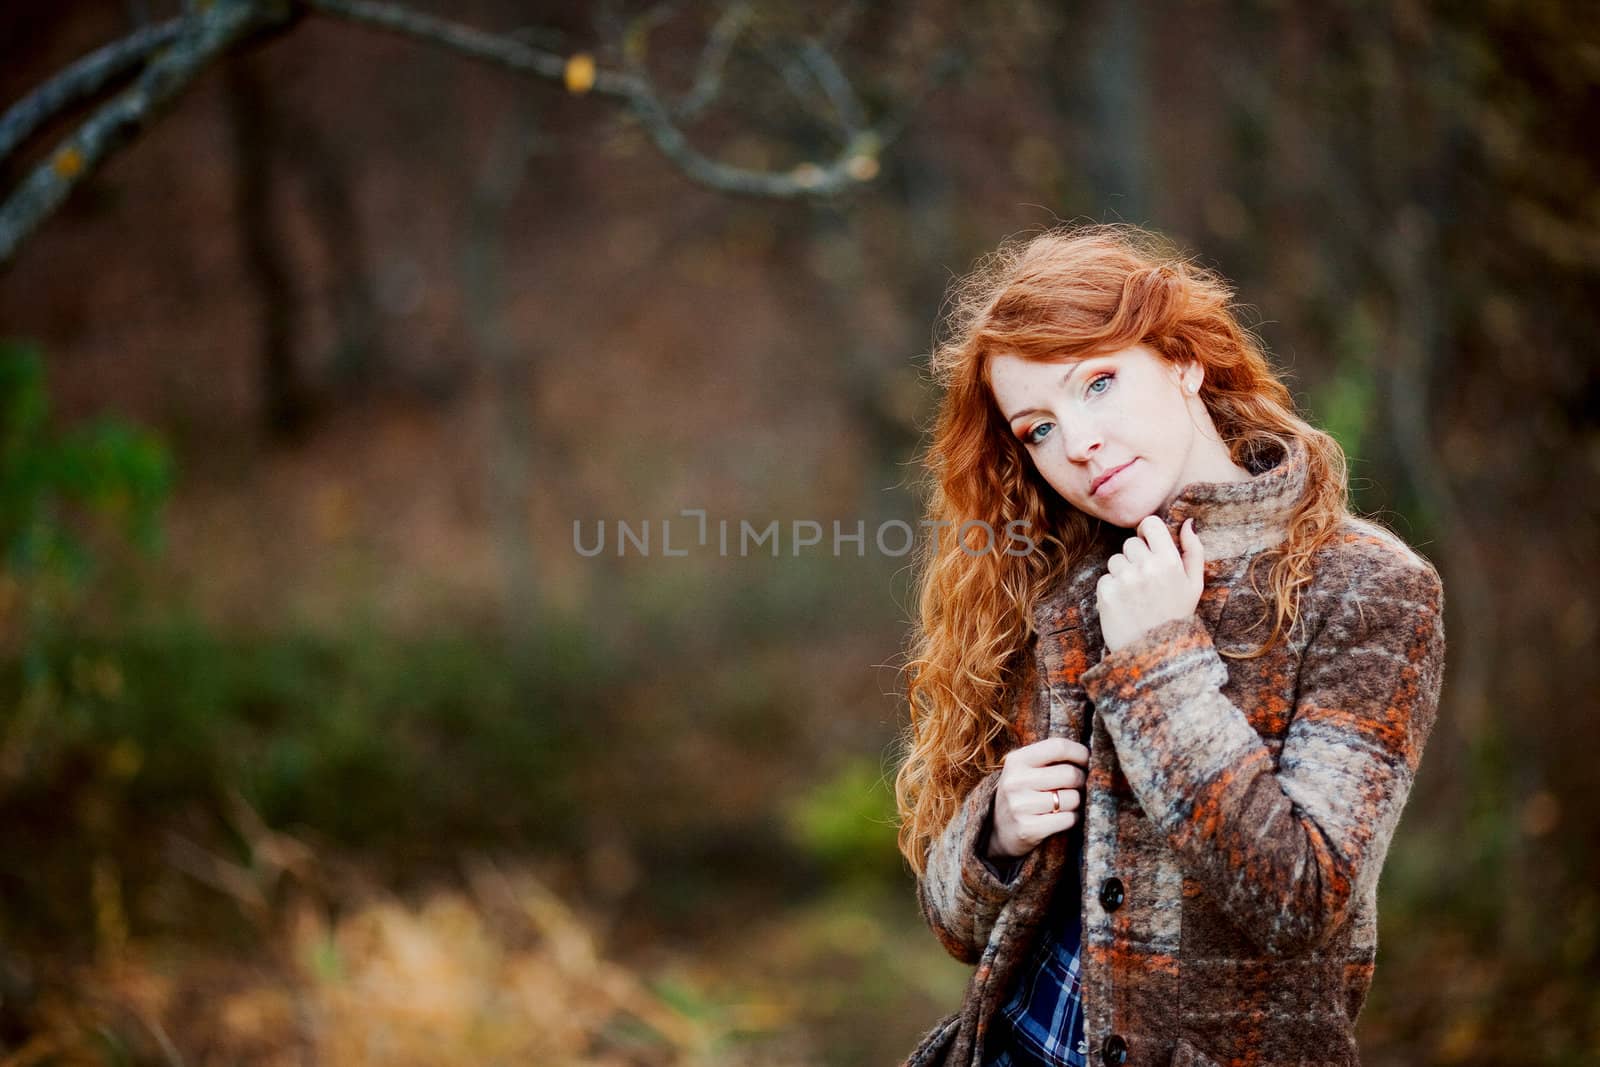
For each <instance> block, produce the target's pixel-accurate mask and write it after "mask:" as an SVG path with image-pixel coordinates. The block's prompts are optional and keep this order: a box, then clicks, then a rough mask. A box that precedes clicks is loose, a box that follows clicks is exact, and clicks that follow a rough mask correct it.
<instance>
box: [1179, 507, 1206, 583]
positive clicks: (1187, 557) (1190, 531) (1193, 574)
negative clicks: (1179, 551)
mask: <svg viewBox="0 0 1600 1067" xmlns="http://www.w3.org/2000/svg"><path fill="white" fill-rule="evenodd" d="M1178 537H1179V538H1180V539H1181V540H1182V541H1183V573H1184V574H1185V575H1186V576H1187V577H1188V579H1189V590H1190V592H1193V593H1197V594H1198V593H1199V592H1200V591H1201V590H1203V589H1204V588H1205V584H1206V546H1205V545H1204V544H1202V543H1201V542H1200V535H1199V534H1198V533H1196V532H1195V529H1194V520H1193V519H1188V520H1186V521H1185V522H1184V524H1183V528H1182V529H1180V530H1179V531H1178Z"/></svg>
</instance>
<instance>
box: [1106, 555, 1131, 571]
mask: <svg viewBox="0 0 1600 1067" xmlns="http://www.w3.org/2000/svg"><path fill="white" fill-rule="evenodd" d="M1131 566H1133V564H1131V563H1129V562H1128V557H1127V556H1124V555H1123V554H1122V553H1120V552H1118V553H1117V554H1116V555H1115V556H1112V557H1111V558H1110V559H1108V560H1106V573H1107V574H1121V573H1122V572H1123V571H1125V570H1127V569H1128V568H1129V567H1131Z"/></svg>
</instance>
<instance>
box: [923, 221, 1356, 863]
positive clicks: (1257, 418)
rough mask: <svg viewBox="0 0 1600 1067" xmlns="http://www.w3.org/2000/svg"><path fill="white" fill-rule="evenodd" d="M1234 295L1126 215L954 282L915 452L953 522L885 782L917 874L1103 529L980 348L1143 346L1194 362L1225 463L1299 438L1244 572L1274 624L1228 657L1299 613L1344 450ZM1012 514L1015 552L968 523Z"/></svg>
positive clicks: (940, 516) (1031, 354)
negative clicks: (1200, 369) (1053, 593)
mask: <svg viewBox="0 0 1600 1067" xmlns="http://www.w3.org/2000/svg"><path fill="white" fill-rule="evenodd" d="M1233 297H1234V291H1233V289H1232V287H1231V286H1230V285H1229V284H1228V283H1227V282H1226V281H1225V280H1224V279H1223V278H1222V277H1221V276H1220V275H1218V274H1217V273H1216V272H1214V271H1212V270H1209V269H1207V268H1205V267H1202V266H1199V265H1197V264H1195V263H1194V262H1193V261H1192V260H1190V259H1189V258H1188V257H1186V256H1184V255H1182V254H1180V253H1179V252H1178V251H1177V250H1176V249H1175V248H1174V247H1173V246H1172V245H1171V244H1170V243H1168V242H1167V241H1166V240H1165V239H1164V238H1162V237H1160V236H1158V235H1156V234H1153V233H1150V232H1149V231H1146V230H1142V229H1139V228H1137V227H1134V226H1129V225H1088V226H1063V227H1057V228H1054V229H1051V230H1047V231H1045V232H1043V233H1039V234H1037V235H1034V236H1032V237H1022V238H1013V239H1011V240H1008V241H1006V242H1005V243H1004V244H1002V245H1001V246H1000V247H999V248H998V249H996V250H995V251H994V252H991V253H990V254H989V255H987V256H985V257H984V258H983V259H982V260H981V261H980V262H979V263H978V265H977V266H976V268H975V269H974V270H973V271H972V272H971V273H970V274H968V275H967V276H966V277H964V278H962V279H960V280H959V281H957V282H956V283H955V285H954V286H953V287H952V292H951V295H950V298H949V299H948V300H947V306H948V311H947V312H946V314H945V316H944V327H943V329H942V330H941V331H940V333H939V336H940V337H941V338H942V339H940V340H938V341H937V342H936V344H935V347H934V351H933V356H932V369H933V373H934V376H935V380H936V381H937V383H938V384H939V385H940V386H941V387H942V389H943V397H942V400H941V403H940V406H939V411H938V415H937V418H936V421H935V424H934V428H933V435H932V440H931V443H930V444H929V446H928V450H927V453H926V455H925V456H924V459H923V463H924V466H925V468H926V472H927V479H928V485H927V488H926V495H927V506H926V514H927V519H928V520H929V521H931V522H934V523H939V524H944V523H948V524H950V525H948V526H945V525H934V526H932V527H931V529H933V530H935V531H939V530H954V531H958V533H957V535H956V536H943V537H941V536H935V537H930V538H928V539H927V540H925V541H924V542H923V546H922V550H921V555H920V557H919V559H918V570H917V573H918V585H919V589H920V609H919V618H918V620H917V624H916V627H915V630H914V631H913V634H912V640H911V647H910V651H909V654H908V656H907V660H906V664H905V667H904V671H905V673H906V674H907V675H908V676H909V678H908V681H907V695H908V698H909V703H910V723H909V725H908V727H907V729H906V731H905V737H904V748H905V751H906V758H905V759H904V761H903V762H902V763H901V766H900V769H899V772H898V774H897V776H896V779H895V795H896V800H897V802H898V805H899V809H900V850H901V852H903V853H904V854H905V856H906V859H907V860H908V861H909V862H910V863H911V866H912V868H913V869H914V870H915V871H916V872H917V874H918V875H919V876H920V875H921V874H922V873H923V871H924V869H925V865H926V857H927V851H928V847H929V845H930V843H931V841H932V839H933V837H934V836H935V835H936V834H938V832H939V831H940V830H941V829H942V828H943V827H944V825H945V824H946V823H947V822H949V820H950V818H951V817H952V816H953V815H954V814H955V810H956V807H957V805H959V804H960V802H961V798H962V797H963V796H964V795H965V794H966V793H967V792H968V791H969V790H970V789H971V788H972V787H973V786H974V785H975V784H976V783H977V781H978V780H979V779H980V778H982V777H983V776H984V775H985V774H987V773H989V772H990V771H992V770H994V769H995V768H996V767H998V766H999V763H1000V758H1001V756H1002V755H1003V750H1002V746H1001V742H1002V740H1003V737H1004V735H1005V733H1006V732H1007V731H1008V730H1009V729H1011V723H1010V722H1009V721H1008V719H1007V714H1006V712H1007V710H1008V709H1009V708H1010V706H1011V704H1012V701H1013V699H1014V698H1015V696H1016V693H1015V691H1014V690H1015V687H1016V685H1017V684H1018V683H1019V682H1020V680H1021V675H1022V673H1023V672H1022V670H1021V667H1022V654H1023V653H1024V652H1025V650H1026V644H1027V642H1028V640H1029V639H1030V638H1031V637H1032V630H1033V618H1032V607H1033V605H1034V603H1035V602H1036V601H1037V600H1038V599H1039V598H1040V597H1041V596H1043V595H1044V594H1045V593H1046V592H1047V591H1048V590H1049V589H1050V588H1051V587H1052V586H1053V585H1054V584H1055V583H1056V582H1058V581H1059V580H1061V579H1062V578H1063V577H1064V576H1065V575H1066V574H1067V573H1068V572H1069V571H1071V570H1072V569H1073V568H1074V567H1076V566H1077V565H1078V564H1079V563H1080V562H1081V561H1082V560H1083V559H1084V558H1085V557H1086V555H1087V554H1088V553H1089V552H1091V551H1093V550H1094V549H1095V546H1096V545H1097V544H1100V543H1102V539H1103V538H1104V537H1105V536H1106V530H1105V527H1104V524H1103V523H1101V521H1100V520H1098V519H1094V518H1092V517H1090V516H1088V515H1085V514H1084V513H1082V512H1080V511H1078V510H1077V509H1076V508H1074V507H1072V506H1071V505H1070V504H1068V503H1067V502H1066V501H1065V500H1063V499H1062V498H1061V497H1060V495H1059V494H1057V493H1056V492H1055V490H1053V489H1052V488H1050V487H1049V486H1048V485H1047V484H1045V482H1044V481H1043V480H1042V479H1041V478H1040V477H1039V475H1038V474H1037V472H1036V471H1035V469H1034V467H1033V461H1032V459H1031V458H1030V457H1029V456H1028V454H1027V452H1026V451H1025V450H1024V448H1023V446H1022V444H1021V443H1020V442H1019V441H1018V440H1017V439H1016V438H1015V437H1014V436H1013V435H1012V434H1011V432H1010V430H1009V428H1008V427H1007V426H1006V423H1005V420H1004V418H1003V417H1002V415H1001V413H1000V411H999V409H998V407H997V406H996V404H995V402H994V399H993V394H992V393H991V392H990V388H989V384H988V367H989V362H990V360H991V359H992V357H993V356H995V355H996V354H998V353H1002V352H1005V353H1012V354H1015V355H1018V356H1021V357H1023V358H1025V359H1030V360H1040V361H1059V360H1063V359H1071V358H1078V357H1083V356H1088V355H1092V354H1095V353H1098V352H1114V351H1120V350H1121V349H1124V348H1128V347H1131V346H1133V345H1136V344H1140V343H1143V344H1146V345H1149V346H1150V347H1151V348H1152V349H1153V350H1154V351H1155V352H1157V353H1158V354H1159V355H1160V356H1161V357H1163V358H1164V359H1167V360H1169V361H1173V362H1177V363H1186V362H1188V361H1189V360H1199V361H1200V363H1201V364H1202V365H1203V366H1204V368H1205V376H1204V379H1203V382H1202V385H1201V390H1200V398H1201V400H1202V401H1204V403H1205V405H1206V409H1207V410H1208V411H1209V412H1210V413H1211V418H1212V420H1213V422H1214V423H1215V425H1216V428H1217V431H1218V432H1219V434H1220V435H1221V437H1222V440H1223V442H1224V443H1225V444H1226V445H1227V447H1228V450H1229V453H1230V455H1231V456H1232V458H1233V460H1234V462H1236V463H1240V464H1241V465H1243V464H1245V463H1246V461H1247V460H1249V459H1251V458H1254V457H1255V456H1257V455H1259V454H1260V453H1261V451H1262V450H1263V449H1264V448H1269V447H1271V446H1274V445H1276V446H1278V447H1287V445H1288V443H1289V442H1290V441H1291V440H1295V439H1297V440H1299V441H1300V442H1302V443H1303V444H1304V445H1305V451H1306V456H1307V472H1306V489H1305V493H1304V495H1303V496H1302V497H1301V499H1300V501H1299V503H1298V505H1297V507H1296V510H1295V513H1294V515H1293V517H1292V519H1291V521H1290V524H1289V530H1288V535H1287V537H1286V539H1285V540H1284V541H1283V542H1282V543H1281V544H1280V545H1278V546H1276V547H1275V548H1274V549H1272V550H1269V551H1267V552H1263V553H1262V554H1261V555H1260V556H1258V557H1257V558H1256V559H1255V560H1254V561H1253V562H1252V565H1251V573H1250V577H1251V581H1252V584H1255V583H1256V578H1257V569H1258V567H1264V568H1267V575H1266V586H1267V587H1266V589H1265V590H1264V591H1262V596H1263V598H1264V599H1265V600H1266V601H1267V603H1268V605H1269V611H1270V613H1271V614H1272V616H1273V627H1272V631H1271V633H1270V634H1269V636H1268V637H1267V639H1266V640H1265V641H1264V642H1263V643H1262V644H1261V646H1260V647H1259V648H1257V649H1255V650H1253V651H1250V652H1245V653H1240V654H1236V655H1242V656H1244V657H1250V656H1258V655H1260V654H1261V653H1263V652H1265V651H1266V650H1267V649H1268V648H1270V647H1271V646H1272V645H1273V643H1274V642H1276V641H1278V640H1279V639H1280V637H1281V636H1282V635H1283V634H1284V633H1286V632H1287V631H1288V630H1291V629H1292V628H1293V626H1294V625H1295V623H1296V621H1297V620H1298V618H1299V612H1298V601H1299V590H1300V588H1301V587H1302V586H1303V585H1305V583H1306V582H1307V581H1309V580H1310V578H1311V560H1312V557H1313V555H1314V554H1315V553H1316V552H1317V550H1318V549H1319V548H1321V547H1322V546H1323V545H1324V544H1325V543H1326V542H1327V541H1328V540H1329V539H1330V538H1331V537H1332V536H1333V534H1334V530H1335V527H1336V525H1337V523H1338V521H1339V520H1340V518H1341V517H1342V516H1343V515H1345V514H1346V513H1347V512H1348V510H1349V496H1348V490H1347V487H1346V467H1345V457H1344V452H1343V450H1342V449H1341V448H1340V447H1339V444H1338V442H1337V441H1335V440H1334V439H1333V438H1332V437H1331V436H1330V435H1328V434H1326V433H1323V432H1322V431H1320V430H1317V429H1316V428H1314V427H1312V426H1311V425H1310V424H1309V423H1307V422H1306V421H1305V420H1303V419H1301V418H1300V417H1299V416H1298V415H1296V414H1295V410H1294V400H1293V397H1292V396H1291V395H1290V393H1289V390H1288V389H1287V388H1286V387H1285V386H1284V384H1283V383H1282V382H1281V381H1279V379H1278V377H1277V374H1276V373H1275V372H1274V370H1273V369H1272V367H1271V365H1270V364H1269V363H1268V361H1267V358H1266V355H1265V354H1264V352H1263V350H1262V347H1261V345H1260V343H1259V342H1258V341H1257V340H1256V338H1255V337H1254V336H1253V335H1252V334H1251V333H1250V332H1249V331H1248V330H1247V329H1246V328H1245V327H1244V326H1243V325H1241V323H1240V321H1239V318H1238V315H1237V305H1236V304H1235V303H1234V302H1233ZM1019 519H1020V520H1023V521H1025V522H1026V523H1027V524H1028V526H1027V529H1028V530H1029V531H1030V536H1031V537H1032V539H1033V541H1034V543H1035V548H1034V549H1033V550H1032V551H1029V552H1027V553H1025V554H1017V553H1016V552H1015V549H1014V546H1013V545H1011V544H1010V543H1008V542H1006V541H1004V540H1003V539H1000V538H996V537H992V536H989V534H988V533H987V532H985V530H984V527H982V526H979V525H978V524H977V523H975V522H972V520H981V522H982V523H984V524H987V530H988V531H1001V530H1004V529H1006V527H1007V524H1008V523H1011V522H1013V521H1015V520H1019ZM964 524H966V525H964ZM961 531H965V532H966V536H962V535H961V533H960V532H961ZM986 548H987V551H985V549H986ZM1006 548H1012V551H1011V552H1007V551H1005V549H1006ZM1257 589H1258V590H1260V586H1259V585H1257Z"/></svg>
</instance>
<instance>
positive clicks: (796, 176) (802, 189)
mask: <svg viewBox="0 0 1600 1067" xmlns="http://www.w3.org/2000/svg"><path fill="white" fill-rule="evenodd" d="M306 2H307V6H308V7H310V8H312V9H313V10H316V11H320V12H322V13H323V14H327V15H334V16H337V17H339V18H344V19H349V20H350V21H353V22H361V23H365V24H367V25H371V26H377V27H379V28H382V29H386V30H390V31H393V32H395V33H401V34H404V35H406V36H409V37H414V38H416V39H418V40H422V41H428V42H432V43H435V44H442V45H444V46H445V47H447V48H451V49H454V50H455V51H458V52H461V53H463V54H466V55H470V56H473V57H474V58H477V59H483V60H487V61H489V62H491V63H496V64H499V65H500V66H504V67H507V68H509V69H511V70H516V71H520V72H522V73H526V74H535V75H538V76H539V77H542V78H548V79H550V80H553V81H554V80H564V79H565V77H566V71H567V60H566V59H565V58H564V57H562V56H558V55H554V54H552V53H550V52H545V51H542V50H540V49H537V48H533V47H531V46H529V45H525V44H522V43H521V42H519V41H514V40H511V39H508V38H506V37H503V36H499V35H496V34H492V33H485V32H484V31H482V30H478V29H474V28H472V27H470V26H463V25H461V24H459V23H455V22H450V21H447V20H445V19H440V18H436V17H434V16H432V15H424V14H421V13H419V12H415V11H409V10H406V9H405V8H402V7H398V6H396V5H393V4H387V3H377V2H374V0H306ZM589 91H591V92H594V93H598V94H600V95H602V96H611V97H615V98H617V99H619V100H621V101H623V102H624V103H626V104H627V105H628V106H629V108H630V109H631V110H632V111H633V114H634V116H635V117H636V118H638V120H639V123H640V125H642V126H643V127H644V129H645V132H646V133H647V134H648V135H649V136H650V139H651V140H652V141H654V142H655V145H656V148H657V150H658V151H660V152H661V154H662V155H664V156H666V157H667V158H668V159H670V160H671V161H672V162H673V163H675V164H677V166H678V167H679V169H681V170H682V171H683V172H684V173H685V174H687V175H688V176H689V177H691V178H693V179H694V180H695V181H698V182H700V183H701V184H703V185H707V186H710V187H711V188H713V189H717V190H719V191H721V192H727V193H743V194H747V195H752V196H766V197H777V198H793V197H801V196H826V195H831V194H834V193H838V192H841V191H843V190H844V189H847V188H850V187H852V186H854V185H856V184H857V183H859V182H861V181H865V180H870V179H871V178H872V177H873V176H874V175H875V174H876V173H877V161H876V159H875V158H873V157H874V156H875V155H876V153H877V151H878V146H879V144H880V143H881V141H880V139H879V138H876V137H875V136H873V135H872V134H871V133H870V132H866V133H862V134H860V135H858V136H855V137H852V138H851V139H850V142H849V143H848V144H847V145H846V146H845V148H844V150H843V151H842V152H840V153H839V155H838V156H836V157H835V158H834V159H833V160H831V161H829V162H828V163H825V164H818V163H802V164H800V165H799V166H797V167H794V168H793V169H791V170H789V171H787V172H774V171H758V170H748V169H746V168H743V167H735V166H731V165H729V164H726V163H719V162H717V161H716V160H714V159H711V158H709V157H707V156H706V155H704V154H703V153H701V152H700V151H699V150H697V149H696V148H695V147H694V146H693V145H691V144H690V143H689V140H688V138H687V137H685V136H684V134H683V131H682V130H680V129H679V128H678V127H677V125H676V124H675V123H674V121H673V113H672V109H671V107H670V106H669V105H668V104H666V103H665V102H663V101H662V99H661V98H660V96H658V95H657V93H656V91H655V87H654V86H653V85H652V84H651V82H650V80H649V79H648V78H646V77H645V76H644V74H643V72H642V70H637V69H636V70H633V71H630V72H622V73H618V72H615V71H604V70H601V71H596V72H595V75H594V81H593V85H592V87H591V88H590V90H589Z"/></svg>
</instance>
